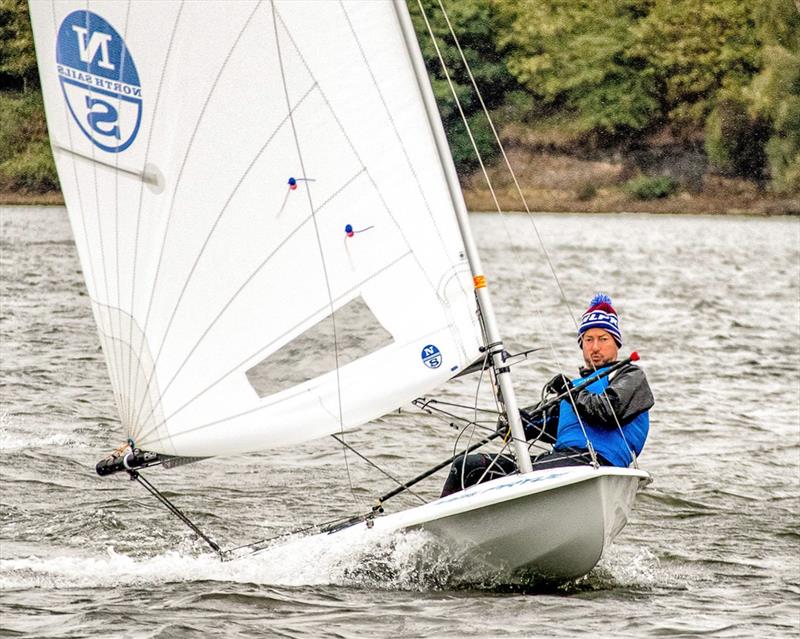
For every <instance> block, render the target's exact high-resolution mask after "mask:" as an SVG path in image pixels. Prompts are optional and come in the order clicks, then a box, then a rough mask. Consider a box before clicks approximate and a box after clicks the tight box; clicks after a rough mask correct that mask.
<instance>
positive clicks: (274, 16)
mask: <svg viewBox="0 0 800 639" xmlns="http://www.w3.org/2000/svg"><path fill="white" fill-rule="evenodd" d="M270 5H271V7H272V26H273V29H274V30H275V50H276V52H277V54H278V68H279V69H280V71H281V82H282V84H283V93H284V96H285V97H286V108H287V109H288V111H289V122H290V124H291V129H292V136H293V137H294V145H295V149H296V150H297V160H298V162H299V164H300V169H301V172H302V174H303V175H308V172H307V171H306V165H305V162H304V160H303V152H302V151H301V148H300V139H299V137H298V135H297V126H296V125H295V121H294V115H293V113H292V102H291V100H290V98H289V88H288V86H287V83H286V69H285V67H284V63H283V55H282V53H281V40H280V35H279V33H278V15H277V9H276V8H275V2H274V0H273V1H272V2H271V3H270ZM303 190H304V191H305V193H306V197H307V198H308V206H309V209H310V212H311V221H312V223H313V226H314V235H315V237H316V240H317V248H318V249H319V258H320V262H321V264H322V275H323V277H324V279H325V289H326V291H327V293H328V301H329V306H330V310H331V314H330V318H331V327H332V329H333V358H334V364H335V370H336V399H337V402H336V403H337V408H338V412H339V433H340V435H341V436H342V438H344V415H343V410H342V381H341V377H340V369H339V339H338V335H337V330H336V317H335V313H336V307H335V306H334V303H333V302H334V296H333V289H332V288H331V280H330V276H329V274H328V264H327V262H326V260H325V251H324V250H323V247H322V238H321V236H320V230H319V224H318V223H317V217H316V212H315V210H314V201H313V199H312V197H311V187H310V185H308V187H307V188H305V189H303ZM342 441H343V440H342ZM342 455H343V456H344V466H345V472H346V474H347V483H348V485H349V486H350V494H351V495H352V496H353V501H354V502H356V503H358V497H357V496H356V490H355V487H354V486H353V479H352V477H351V475H350V464H349V462H348V459H347V449H346V448H342Z"/></svg>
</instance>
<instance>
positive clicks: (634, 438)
mask: <svg viewBox="0 0 800 639" xmlns="http://www.w3.org/2000/svg"><path fill="white" fill-rule="evenodd" d="M607 368H608V367H606V368H601V369H599V370H598V371H597V372H596V373H593V374H595V375H596V374H598V373H601V372H603V371H604V370H606V369H607ZM585 381H586V380H585V379H584V378H580V377H579V378H577V379H574V380H572V383H573V385H575V384H579V383H582V382H585ZM607 387H608V377H602V378H601V379H598V380H595V381H594V382H592V383H591V384H589V385H588V386H586V391H587V392H590V393H594V394H595V395H600V394H601V393H602V392H603V391H604V390H605V389H606V388H607ZM621 427H622V428H621V430H622V432H621V433H620V428H618V427H617V426H616V425H615V426H612V427H610V428H609V427H605V426H599V425H595V424H592V423H590V422H587V421H586V420H585V419H584V420H583V429H581V424H580V422H579V421H578V417H577V416H576V415H575V410H574V409H573V407H572V403H571V402H570V401H569V400H562V401H561V404H560V406H559V414H558V436H557V438H556V443H555V445H554V446H553V448H554V450H563V449H566V448H578V449H580V450H587V449H588V445H587V443H586V438H587V436H588V438H589V441H591V442H592V446H593V447H594V450H595V452H597V453H598V454H599V455H601V456H602V457H603V458H604V459H606V460H607V461H608V462H609V463H611V464H612V465H614V466H620V467H623V468H624V467H627V466H629V465H630V463H631V462H632V461H633V456H632V455H631V450H633V451H634V452H635V453H636V455H639V454H640V453H641V452H642V448H644V442H645V440H646V439H647V433H648V431H649V430H650V417H649V415H648V411H645V412H643V413H641V414H639V415H638V416H636V417H634V418H633V419H632V420H630V421H629V422H627V423H625V424H621ZM584 429H585V431H586V435H584V432H583V431H584Z"/></svg>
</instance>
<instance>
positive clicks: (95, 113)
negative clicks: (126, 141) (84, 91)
mask: <svg viewBox="0 0 800 639" xmlns="http://www.w3.org/2000/svg"><path fill="white" fill-rule="evenodd" d="M96 107H99V108H96ZM86 108H87V109H89V114H88V115H87V116H86V120H87V121H88V122H89V126H90V127H92V128H93V129H94V130H95V131H97V132H98V133H99V134H100V135H113V136H114V137H115V138H117V139H118V140H119V127H118V126H117V125H116V124H115V125H113V126H111V127H106V128H103V127H101V126H100V124H103V123H109V122H117V120H118V119H119V113H118V111H117V110H116V109H115V108H114V107H113V106H112V105H110V104H109V103H108V102H106V101H105V100H98V99H96V98H92V97H89V96H88V95H87V96H86Z"/></svg>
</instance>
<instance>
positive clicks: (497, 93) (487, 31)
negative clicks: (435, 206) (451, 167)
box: [408, 0, 517, 174]
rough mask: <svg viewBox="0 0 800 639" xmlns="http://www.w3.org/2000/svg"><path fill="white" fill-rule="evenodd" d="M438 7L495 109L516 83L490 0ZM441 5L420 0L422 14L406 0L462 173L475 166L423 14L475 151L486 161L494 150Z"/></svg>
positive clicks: (497, 15)
mask: <svg viewBox="0 0 800 639" xmlns="http://www.w3.org/2000/svg"><path fill="white" fill-rule="evenodd" d="M441 6H444V8H445V10H446V11H447V16H448V17H449V19H450V23H451V24H452V26H453V31H454V32H455V34H456V37H457V38H458V42H459V44H460V46H461V49H462V51H463V53H464V58H465V59H466V60H467V63H468V64H469V67H470V70H471V71H472V75H473V77H474V78H475V82H476V84H477V85H478V88H479V90H480V92H481V95H482V96H483V99H484V102H485V103H486V106H487V108H488V109H495V108H497V107H498V106H500V105H501V104H502V103H503V101H504V98H505V96H506V94H507V93H508V92H509V91H510V90H513V89H514V88H517V83H516V82H515V80H514V78H513V76H512V75H511V74H510V73H509V71H508V68H507V66H506V60H505V50H504V48H503V47H501V46H498V44H497V42H498V40H499V33H501V32H502V31H503V30H504V28H505V25H504V24H503V22H502V15H501V13H500V12H499V11H498V9H497V3H496V2H495V1H493V0H458V1H457V2H453V1H450V2H448V3H445V2H444V0H442V4H441ZM441 6H440V3H439V0H424V1H423V2H422V8H423V10H424V16H423V13H422V10H421V9H420V6H419V4H418V3H417V2H415V1H414V0H409V2H408V7H409V12H410V14H411V19H412V21H413V23H414V27H415V29H416V31H417V39H418V41H419V43H420V48H421V50H422V56H423V58H424V59H425V64H426V66H427V68H428V73H429V74H430V76H431V85H432V86H433V92H434V95H435V96H436V101H437V104H438V106H439V111H440V113H441V116H442V120H443V123H444V127H445V130H446V132H447V137H448V141H449V143H450V148H451V151H452V154H453V160H454V161H455V164H456V168H457V169H458V172H459V173H460V174H466V173H468V172H471V171H472V170H474V169H475V168H476V167H477V166H478V162H477V158H476V157H475V153H474V150H473V149H472V144H471V142H470V140H469V137H468V135H467V131H466V128H465V127H464V124H463V121H462V119H461V114H460V113H459V111H458V107H457V104H456V100H455V98H454V97H453V92H452V91H451V90H450V86H449V85H448V82H447V79H446V77H445V74H444V71H443V69H442V66H441V63H440V61H439V56H438V54H437V51H436V47H435V46H434V44H433V42H432V39H431V33H430V32H429V30H428V25H427V24H426V21H425V18H426V17H427V20H428V24H430V31H432V32H433V36H434V37H435V38H436V44H437V45H438V47H439V52H440V53H441V56H442V60H443V61H444V63H445V65H446V66H447V70H448V73H449V74H450V79H451V81H452V82H453V88H454V91H455V94H456V96H457V97H458V102H459V103H460V104H461V107H462V109H463V111H464V115H465V116H466V118H467V121H468V122H469V125H470V129H471V130H472V133H473V136H474V137H475V141H476V145H477V146H478V150H479V152H480V154H481V156H482V157H483V158H484V160H485V161H486V160H490V159H491V158H492V157H494V155H495V154H496V153H497V152H498V150H497V148H496V145H495V143H494V136H493V135H492V133H491V130H490V129H489V126H488V123H487V122H486V119H485V117H484V116H483V115H482V108H481V105H480V101H479V100H478V96H477V95H476V94H475V91H474V90H473V88H472V83H471V81H470V79H469V75H468V73H467V70H466V69H465V67H464V64H463V62H462V60H461V55H460V53H459V51H458V48H457V46H456V44H455V42H454V40H453V37H452V35H451V33H450V28H449V27H448V26H447V21H446V20H445V17H444V14H443V13H442V10H441Z"/></svg>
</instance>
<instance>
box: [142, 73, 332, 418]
mask: <svg viewBox="0 0 800 639" xmlns="http://www.w3.org/2000/svg"><path fill="white" fill-rule="evenodd" d="M315 86H316V85H312V86H311V87H309V89H308V90H307V91H306V93H305V94H304V95H303V96H302V97H301V98H300V100H299V101H298V102H297V104H296V105H295V107H294V108H295V109H297V108H299V107H300V106H301V105H302V104H303V102H304V101H305V99H306V98H307V97H308V96H309V95H310V94H311V92H312V91H313V90H314V88H315ZM288 117H289V116H288V115H287V116H286V117H285V118H284V119H283V120H281V122H280V123H279V124H278V126H277V127H275V129H274V130H273V132H272V133H271V134H270V136H269V137H268V138H267V140H266V142H264V144H263V145H262V147H261V149H260V150H259V152H258V153H257V154H256V155H255V157H254V158H253V160H252V161H251V162H250V164H249V165H248V167H247V168H246V169H245V171H244V173H243V174H242V176H241V177H240V178H239V181H238V182H237V183H236V186H235V187H234V188H233V190H232V191H231V193H230V195H229V196H228V199H227V200H226V201H225V204H224V205H223V206H222V208H221V209H220V212H219V214H218V215H217V218H216V219H215V220H214V224H213V225H212V226H211V229H210V230H209V232H208V234H207V235H206V238H205V240H204V241H203V245H202V246H201V247H200V251H199V253H198V254H197V256H196V258H195V260H194V263H193V264H192V267H191V269H190V270H189V273H188V274H187V275H186V279H185V280H184V282H183V286H182V288H181V292H180V294H179V295H178V299H177V300H176V302H175V305H174V306H173V308H172V312H171V314H170V318H169V321H168V322H167V326H166V328H165V330H164V334H163V335H162V337H161V342H160V344H159V347H158V351H157V352H156V356H155V358H154V360H153V365H154V367H155V365H156V364H157V363H158V361H159V360H160V358H161V354H162V352H163V350H164V345H165V344H166V341H167V337H168V335H169V333H170V330H171V329H172V324H173V322H174V320H175V316H176V315H177V313H178V309H179V308H180V305H181V302H182V301H183V296H184V294H185V293H186V290H187V289H188V288H189V283H190V282H191V279H192V275H193V274H194V272H195V269H196V268H197V265H198V264H199V263H200V259H201V258H202V256H203V254H204V253H205V249H206V247H207V246H208V243H209V242H210V240H211V238H212V236H213V235H214V231H215V230H216V228H217V226H218V224H219V222H220V220H221V219H222V217H223V215H224V214H225V212H226V211H227V210H228V206H229V205H230V203H231V201H232V200H233V198H234V196H235V195H236V194H237V193H238V191H239V188H240V187H241V186H242V184H243V183H244V181H245V179H246V178H247V177H248V175H249V174H250V172H251V171H252V169H253V167H254V166H255V165H256V163H257V162H258V160H259V159H261V156H262V155H263V154H264V152H265V151H266V150H267V148H268V147H269V145H270V144H271V143H272V141H273V140H274V139H275V136H276V135H277V134H278V132H279V131H280V130H281V129H282V128H283V126H284V124H286V121H287V119H288ZM262 266H263V264H262ZM260 268H261V267H259V269H260ZM254 275H255V274H254ZM154 286H155V282H154ZM145 329H146V325H145ZM173 380H174V377H173ZM173 380H170V383H172V381H173ZM167 386H169V384H168V385H167ZM162 392H166V388H165V389H164V391H162ZM140 410H141V405H140V407H139V410H137V413H136V415H135V416H136V419H138V418H139V414H138V413H139V411H140ZM145 419H146V418H145Z"/></svg>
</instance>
